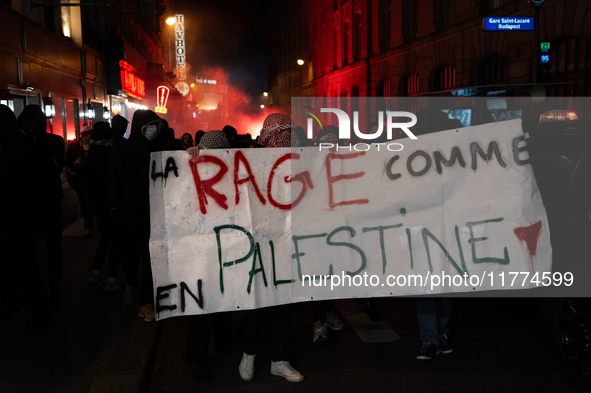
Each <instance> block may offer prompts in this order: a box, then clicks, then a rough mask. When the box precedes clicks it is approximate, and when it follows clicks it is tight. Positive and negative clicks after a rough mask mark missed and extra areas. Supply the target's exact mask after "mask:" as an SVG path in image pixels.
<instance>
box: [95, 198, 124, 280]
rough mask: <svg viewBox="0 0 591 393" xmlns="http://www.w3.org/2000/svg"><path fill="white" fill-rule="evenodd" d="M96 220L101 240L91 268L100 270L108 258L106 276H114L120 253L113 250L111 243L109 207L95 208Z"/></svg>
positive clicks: (117, 268)
mask: <svg viewBox="0 0 591 393" xmlns="http://www.w3.org/2000/svg"><path fill="white" fill-rule="evenodd" d="M94 212H95V216H96V222H97V225H98V229H99V231H100V232H101V240H100V241H99V244H98V246H97V248H96V252H95V253H94V263H93V265H92V268H93V269H94V270H98V271H101V270H102V269H103V265H104V264H105V260H106V259H107V257H108V258H109V263H108V265H107V277H116V276H117V271H118V270H119V261H120V260H119V257H120V255H119V254H118V253H117V252H115V250H114V245H113V228H112V224H111V209H109V208H100V209H98V208H97V209H95V211H94Z"/></svg>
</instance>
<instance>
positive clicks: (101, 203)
mask: <svg viewBox="0 0 591 393" xmlns="http://www.w3.org/2000/svg"><path fill="white" fill-rule="evenodd" d="M112 145H113V131H112V130H111V127H110V125H109V123H107V122H98V123H95V124H94V132H93V134H92V137H91V139H90V148H89V149H88V155H87V156H86V163H85V170H84V181H85V184H86V188H87V194H88V203H89V205H90V207H91V208H92V210H93V211H94V215H95V216H96V221H97V225H98V228H99V231H100V233H101V240H100V241H99V244H98V246H97V249H96V252H95V254H94V262H93V265H92V271H91V272H90V273H89V274H88V276H87V278H86V281H87V282H89V283H90V284H95V285H103V280H102V279H101V272H102V269H103V265H104V263H105V260H106V259H107V257H108V258H109V263H108V268H107V279H106V280H105V282H104V290H105V291H107V292H112V291H115V290H119V289H122V287H121V285H120V284H119V283H118V282H117V272H118V270H119V262H120V261H119V257H120V255H119V254H118V253H116V252H114V248H113V227H112V224H111V207H110V206H109V201H108V196H107V191H106V177H107V167H108V164H109V157H110V156H111V151H112Z"/></svg>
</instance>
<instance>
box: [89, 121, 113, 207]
mask: <svg viewBox="0 0 591 393" xmlns="http://www.w3.org/2000/svg"><path fill="white" fill-rule="evenodd" d="M112 144H113V131H111V126H110V125H109V123H107V122H104V121H101V122H98V123H95V124H94V133H93V134H92V138H91V139H90V147H89V148H88V155H87V156H86V163H85V170H84V183H85V184H86V190H87V196H88V204H89V205H90V207H92V208H93V209H95V210H102V209H108V208H110V206H109V203H108V195H107V190H106V184H107V183H106V179H107V168H108V165H109V158H110V157H111V151H112V150H113V149H112Z"/></svg>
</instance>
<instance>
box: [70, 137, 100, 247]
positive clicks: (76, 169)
mask: <svg viewBox="0 0 591 393" xmlns="http://www.w3.org/2000/svg"><path fill="white" fill-rule="evenodd" d="M92 133H93V130H92V127H90V126H85V127H84V128H82V131H81V132H80V139H76V140H73V141H71V142H69V143H68V150H67V151H66V160H65V166H66V167H67V168H70V172H69V173H68V183H69V184H70V187H71V188H72V190H74V191H75V192H76V195H77V196H78V203H79V204H80V212H81V213H82V218H83V219H84V231H85V233H86V235H91V234H92V224H93V220H94V215H93V212H92V209H91V208H90V206H89V204H88V196H87V193H86V183H85V182H84V171H85V168H86V155H87V154H88V149H89V147H90V137H91V135H92Z"/></svg>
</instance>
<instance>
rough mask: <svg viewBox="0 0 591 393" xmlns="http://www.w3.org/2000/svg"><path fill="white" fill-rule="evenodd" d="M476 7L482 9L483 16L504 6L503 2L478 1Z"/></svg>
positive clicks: (497, 0) (494, 0)
mask: <svg viewBox="0 0 591 393" xmlns="http://www.w3.org/2000/svg"><path fill="white" fill-rule="evenodd" d="M476 5H478V7H479V8H480V13H481V14H486V13H487V12H490V11H492V10H494V9H495V8H499V7H500V6H502V5H503V2H502V0H476Z"/></svg>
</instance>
